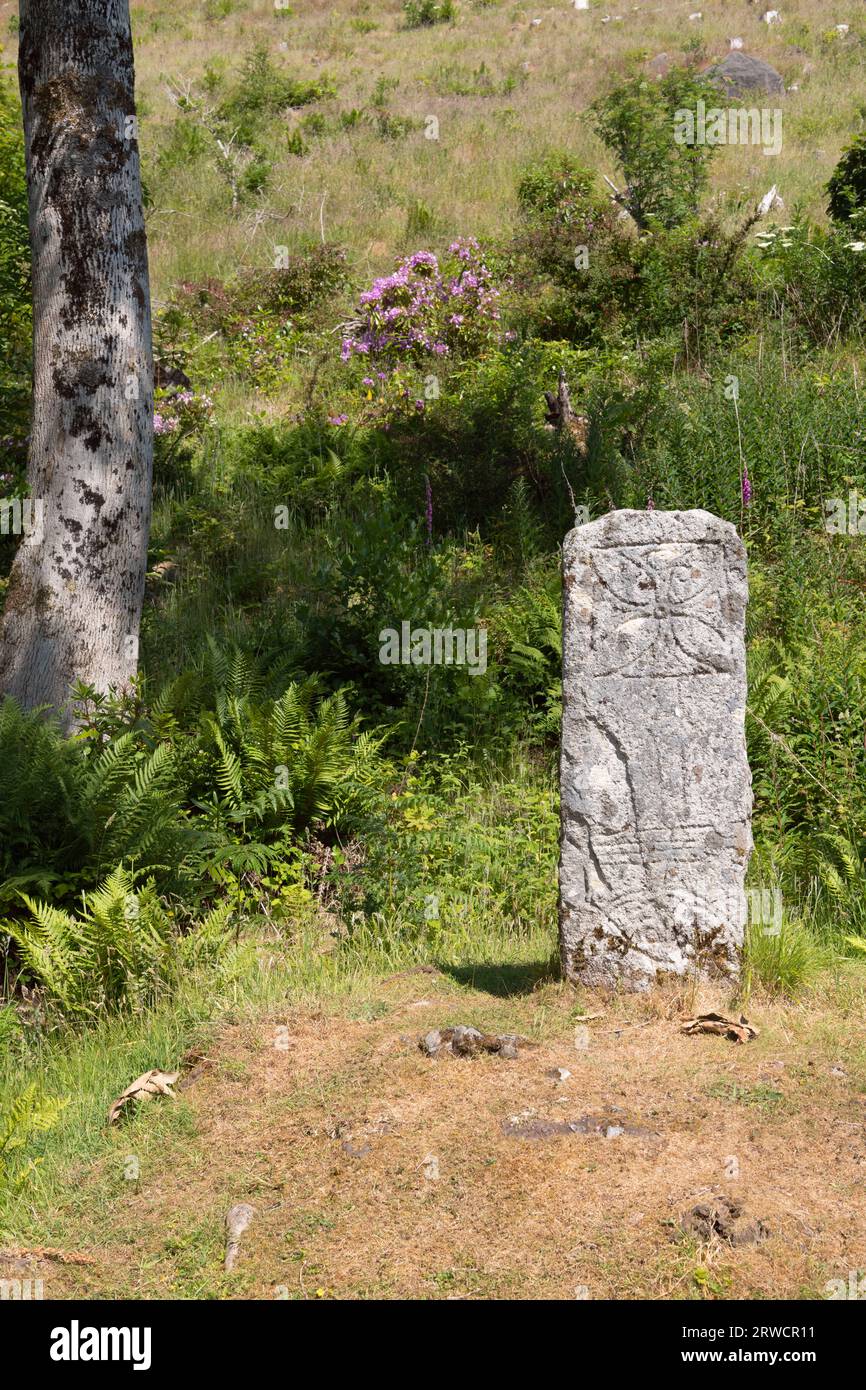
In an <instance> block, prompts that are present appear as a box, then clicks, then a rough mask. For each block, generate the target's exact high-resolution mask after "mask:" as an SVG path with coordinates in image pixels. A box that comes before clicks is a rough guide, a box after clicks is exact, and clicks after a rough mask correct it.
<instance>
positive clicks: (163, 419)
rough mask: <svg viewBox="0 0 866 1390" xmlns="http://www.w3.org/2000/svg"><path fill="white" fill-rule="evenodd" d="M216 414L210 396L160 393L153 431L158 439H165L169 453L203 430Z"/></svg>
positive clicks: (185, 392)
mask: <svg viewBox="0 0 866 1390" xmlns="http://www.w3.org/2000/svg"><path fill="white" fill-rule="evenodd" d="M212 413H213V401H212V399H211V397H210V396H204V395H197V394H196V392H195V391H169V392H162V391H159V392H157V398H156V400H155V402H154V411H153V432H154V434H155V435H156V436H157V439H158V440H159V439H163V438H164V439H166V442H167V444H168V446H169V448H168V452H169V453H173V452H174V448H175V447H176V446H177V444H179V443H180V441H181V440H182V439H186V438H187V437H188V436H189V435H192V434H197V433H198V432H199V431H200V430H202V429H204V427H205V425H206V424H207V423H208V422H209V420H210V418H211V415H212Z"/></svg>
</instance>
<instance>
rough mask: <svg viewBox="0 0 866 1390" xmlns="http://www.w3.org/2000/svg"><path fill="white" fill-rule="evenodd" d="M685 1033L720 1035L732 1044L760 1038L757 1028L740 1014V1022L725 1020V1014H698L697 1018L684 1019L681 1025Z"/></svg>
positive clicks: (732, 1019) (731, 1019) (730, 1019)
mask: <svg viewBox="0 0 866 1390" xmlns="http://www.w3.org/2000/svg"><path fill="white" fill-rule="evenodd" d="M680 1031H681V1032H683V1033H689V1034H692V1033H718V1034H719V1036H720V1037H723V1038H728V1039H729V1040H730V1041H731V1042H736V1043H745V1042H749V1041H750V1039H752V1038H756V1037H757V1036H758V1030H757V1028H753V1027H752V1025H751V1023H750V1022H749V1020H748V1019H747V1018H746V1016H745V1014H740V1017H739V1020H737V1019H734V1018H725V1016H724V1014H698V1015H697V1016H696V1017H695V1018H686V1019H683V1022H682V1025H681V1029H680Z"/></svg>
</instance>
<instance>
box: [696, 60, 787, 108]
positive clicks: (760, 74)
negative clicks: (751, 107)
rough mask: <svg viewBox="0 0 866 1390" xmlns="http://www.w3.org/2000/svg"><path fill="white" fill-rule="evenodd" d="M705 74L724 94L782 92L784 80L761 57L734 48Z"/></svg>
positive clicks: (744, 94) (739, 94) (734, 95)
mask: <svg viewBox="0 0 866 1390" xmlns="http://www.w3.org/2000/svg"><path fill="white" fill-rule="evenodd" d="M705 76H706V77H707V78H709V80H710V82H712V83H713V85H714V86H715V87H718V88H719V90H720V91H722V92H724V94H725V95H726V96H731V97H744V96H750V95H752V94H753V93H755V92H784V90H785V82H784V79H783V77H782V74H781V73H780V72H777V71H776V69H775V68H774V67H771V66H770V64H769V63H765V62H764V60H763V59H762V58H753V57H752V56H751V55H750V54H748V53H741V52H739V51H737V50H735V51H734V52H733V53H729V54H728V56H727V58H723V59H722V61H721V62H720V63H716V64H715V66H714V67H711V68H708V69H707V71H706V73H705Z"/></svg>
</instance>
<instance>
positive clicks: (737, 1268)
mask: <svg viewBox="0 0 866 1390" xmlns="http://www.w3.org/2000/svg"><path fill="white" fill-rule="evenodd" d="M840 988H841V987H840ZM855 993H857V991H855ZM846 999H847V1005H846V1003H845V1000H846ZM684 1002H686V1001H683V1000H682V999H677V998H676V997H667V998H665V997H664V996H654V997H653V999H651V1000H635V999H627V1000H617V1001H613V1002H610V1001H608V1002H607V1003H605V1002H603V1001H602V1002H599V1001H596V1002H595V1003H590V1002H586V1001H584V1002H583V1003H582V1004H581V1005H580V1006H578V1007H576V1006H575V996H574V993H573V992H572V991H571V990H569V989H566V988H564V987H561V986H559V985H555V984H552V983H549V982H548V983H541V984H540V985H538V986H536V988H535V989H534V990H532V991H531V992H529V993H526V994H522V995H521V994H516V995H512V996H511V997H508V996H500V997H496V996H493V995H490V994H485V993H483V992H481V991H478V990H475V991H473V990H469V989H463V988H459V987H457V986H456V985H455V982H454V980H453V979H451V978H450V977H449V976H447V975H418V974H408V975H404V976H398V977H397V978H395V979H391V980H389V981H387V982H386V981H382V982H381V983H380V984H378V985H377V986H376V987H375V988H374V989H372V990H370V991H368V992H365V994H364V996H363V997H362V998H350V999H347V1000H343V1001H342V1002H336V1001H335V1002H331V1003H330V1004H329V1005H328V1006H327V1007H322V1008H321V1009H313V1010H311V1009H298V1008H293V1009H291V1010H289V1011H288V1012H287V1013H286V1014H284V1015H282V1016H277V1015H276V1014H275V1015H273V1016H272V1017H270V1018H268V1019H267V1020H264V1021H263V1020H258V1021H256V1022H250V1023H244V1024H236V1025H233V1026H231V1027H228V1028H227V1029H226V1030H225V1031H224V1032H223V1034H222V1037H221V1040H220V1042H219V1045H218V1046H217V1047H215V1048H212V1049H210V1056H211V1059H212V1063H213V1065H212V1066H211V1067H210V1068H208V1069H206V1070H205V1071H204V1072H203V1073H202V1075H201V1076H200V1078H199V1079H198V1080H197V1081H196V1083H195V1084H194V1085H193V1086H191V1087H190V1088H189V1089H188V1090H187V1091H186V1092H185V1093H184V1095H183V1098H182V1099H181V1100H180V1101H179V1102H178V1105H177V1107H175V1108H174V1109H173V1110H169V1109H167V1108H165V1107H164V1108H163V1109H162V1110H160V1111H159V1112H158V1113H156V1112H154V1111H153V1110H151V1112H150V1114H149V1115H145V1114H142V1115H141V1116H140V1117H139V1118H137V1119H136V1120H135V1121H134V1122H133V1125H132V1126H130V1128H129V1129H128V1130H127V1132H126V1133H125V1134H123V1135H119V1136H117V1137H115V1136H113V1135H112V1136H110V1137H109V1139H108V1140H107V1143H108V1145H109V1147H108V1148H107V1150H106V1152H105V1154H104V1156H103V1157H102V1159H101V1160H100V1161H99V1162H98V1163H97V1164H96V1165H95V1167H94V1168H93V1170H91V1171H90V1172H88V1173H83V1174H81V1175H80V1184H79V1188H78V1189H77V1191H76V1196H75V1198H74V1200H73V1199H70V1202H69V1204H68V1205H67V1206H66V1207H65V1208H64V1210H62V1211H57V1212H56V1213H55V1214H54V1217H53V1222H54V1228H55V1232H56V1234H57V1237H58V1239H59V1237H60V1236H61V1235H62V1236H63V1237H64V1238H65V1239H67V1240H69V1241H74V1242H75V1243H76V1244H77V1245H78V1246H79V1248H83V1249H86V1250H87V1251H88V1253H90V1254H92V1255H94V1256H96V1258H97V1259H98V1261H99V1263H98V1265H97V1266H96V1267H89V1266H56V1267H52V1270H51V1278H50V1287H48V1288H47V1289H46V1296H48V1297H55V1298H56V1297H63V1296H68V1295H76V1296H81V1295H85V1296H93V1297H118V1296H124V1295H125V1296H133V1297H144V1298H160V1297H220V1298H254V1299H255V1298H264V1299H267V1298H275V1297H288V1298H304V1297H328V1298H356V1297H394V1298H410V1299H416V1298H437V1297H466V1298H473V1297H478V1298H541V1297H550V1298H557V1299H570V1298H574V1297H576V1296H578V1297H580V1296H585V1295H583V1293H582V1290H583V1289H586V1290H587V1295H588V1297H590V1298H595V1299H627V1298H639V1299H654V1298H690V1297H721V1298H767V1297H776V1298H789V1299H790V1298H793V1299H796V1298H809V1297H822V1296H824V1295H823V1287H824V1284H825V1282H826V1281H827V1280H828V1279H830V1278H835V1277H842V1278H847V1273H848V1270H849V1269H857V1268H862V1267H866V1213H864V1209H863V1204H862V1201H861V1200H860V1194H861V1192H862V1183H863V1177H864V1171H866V1138H864V1121H866V1110H864V1106H866V1094H864V1091H866V1049H864V1041H866V1039H864V1032H863V1028H862V1024H860V1023H858V1024H857V1026H856V1027H854V1026H852V1025H851V1023H850V1022H849V1021H848V1020H847V1018H846V1013H847V1012H848V1011H849V1010H850V1008H851V1006H852V1004H853V997H852V994H851V992H850V991H849V993H848V994H847V995H845V992H844V990H841V992H840V993H838V997H837V995H836V994H834V995H833V997H832V999H831V1000H829V1001H828V1000H827V999H825V1000H824V1001H823V1003H822V1002H820V1001H819V1000H817V999H815V1000H814V1001H813V1002H812V1004H811V1005H809V1006H801V1007H791V1006H785V1005H782V1004H770V1003H766V1004H765V1003H764V1002H763V1001H758V1002H757V1003H756V1004H753V1007H752V1018H753V1020H754V1021H755V1022H756V1023H757V1024H758V1025H759V1027H760V1029H761V1032H760V1036H759V1038H758V1039H757V1040H756V1041H755V1042H753V1043H750V1044H749V1045H747V1046H745V1047H739V1046H734V1045H732V1044H730V1043H728V1042H726V1041H724V1040H722V1039H719V1038H713V1037H702V1038H689V1037H685V1036H683V1035H682V1034H681V1033H680V1032H679V1029H678V1010H679V1008H680V1007H681V1005H682V1004H683V1003H684ZM687 1002H688V1005H689V1007H691V1006H692V1005H693V1003H694V1002H695V1001H694V1000H689V1001H687ZM697 1002H699V1004H700V1006H701V1007H704V1006H707V1005H710V1006H713V1005H714V1006H715V1007H724V1005H725V1002H726V1001H723V1000H721V999H712V998H709V997H708V998H701V999H700V1000H699V1001H697ZM597 1009H603V1010H604V1011H605V1012H604V1017H603V1018H601V1019H597V1020H594V1021H591V1022H589V1023H587V1024H584V1025H581V1024H580V1015H581V1014H582V1013H584V1012H588V1013H592V1012H595V1011H596V1010H597ZM860 1010H861V1014H860V1016H861V1017H862V996H861V1005H860ZM460 1022H465V1023H473V1024H476V1025H477V1026H480V1027H482V1028H484V1029H487V1030H490V1031H500V1030H502V1031H505V1030H507V1031H511V1032H517V1033H520V1034H522V1035H523V1036H525V1037H526V1038H528V1039H529V1040H531V1043H532V1045H530V1046H526V1047H522V1048H521V1049H520V1053H519V1056H518V1058H517V1060H515V1061H506V1060H503V1059H501V1058H499V1057H497V1056H481V1057H478V1058H476V1059H473V1060H464V1059H459V1058H452V1057H441V1058H437V1059H433V1060H431V1059H429V1058H427V1057H425V1056H424V1055H423V1054H422V1053H421V1051H420V1050H419V1048H418V1045H417V1040H418V1037H419V1035H420V1034H421V1033H423V1032H425V1031H426V1030H427V1029H428V1028H431V1027H434V1026H445V1025H447V1024H454V1023H460ZM575 1029H577V1030H578V1033H577V1044H578V1045H576V1035H575ZM582 1029H586V1030H587V1031H588V1033H589V1038H588V1045H587V1046H583V1045H582V1044H583V1042H585V1041H586V1036H585V1034H584V1033H583V1032H582V1031H581V1030H582ZM558 1068H565V1069H567V1070H568V1071H569V1072H570V1073H571V1075H570V1076H569V1077H568V1078H567V1079H565V1080H564V1081H561V1080H559V1079H558V1078H557V1077H556V1076H555V1075H552V1074H551V1073H554V1072H555V1071H556V1069H558ZM587 1117H589V1120H590V1122H591V1123H590V1125H589V1126H586V1125H584V1126H583V1127H584V1128H586V1127H589V1128H592V1125H593V1124H595V1125H597V1126H598V1127H600V1129H601V1131H602V1132H590V1133H581V1132H566V1133H553V1134H551V1135H549V1137H543V1138H519V1137H514V1135H513V1134H512V1133H510V1132H509V1130H511V1129H513V1128H514V1122H517V1125H518V1127H519V1128H520V1129H522V1130H525V1131H528V1132H532V1131H539V1130H540V1131H541V1132H544V1131H545V1130H546V1129H549V1128H550V1127H551V1126H557V1125H558V1126H562V1125H563V1123H564V1122H576V1123H578V1127H580V1122H582V1121H584V1120H585V1119H586V1118H587ZM620 1128H622V1129H623V1130H624V1132H623V1133H618V1132H617V1131H618V1130H619V1129H620ZM605 1129H606V1130H607V1133H608V1135H609V1136H610V1137H605V1132H604V1131H605ZM633 1131H634V1132H633ZM142 1145H143V1147H144V1148H145V1150H146V1155H145V1157H144V1158H143V1161H142V1164H141V1178H140V1181H139V1182H138V1183H130V1182H128V1181H127V1182H124V1181H123V1179H122V1177H121V1176H119V1169H120V1165H121V1160H122V1158H123V1156H124V1155H129V1154H130V1153H134V1152H135V1151H136V1149H137V1147H139V1146H142ZM716 1193H723V1194H727V1196H728V1197H730V1198H733V1199H734V1200H736V1201H737V1202H738V1203H739V1204H740V1205H741V1206H742V1207H743V1209H744V1210H745V1212H746V1214H747V1216H748V1217H749V1219H750V1220H760V1221H763V1222H764V1223H765V1224H766V1226H767V1228H768V1230H769V1233H770V1234H769V1237H768V1238H767V1239H766V1240H764V1241H761V1242H758V1243H755V1244H752V1245H745V1246H738V1247H731V1246H730V1245H729V1244H727V1243H726V1242H724V1241H722V1240H719V1239H718V1238H717V1237H711V1238H710V1239H709V1240H707V1241H705V1242H701V1241H699V1240H698V1239H696V1238H695V1236H694V1235H691V1236H686V1235H684V1234H683V1233H682V1232H681V1231H680V1229H679V1220H680V1216H681V1214H682V1213H683V1212H684V1211H686V1210H688V1209H689V1208H691V1207H692V1206H694V1205H695V1204H696V1203H699V1202H701V1201H702V1200H706V1199H707V1197H708V1195H712V1194H716ZM240 1201H248V1202H250V1203H252V1205H253V1206H254V1207H255V1208H256V1216H255V1219H254V1221H253V1223H252V1225H251V1226H250V1228H249V1230H248V1231H247V1232H246V1234H245V1235H244V1237H243V1241H242V1246H241V1254H240V1258H239V1260H238V1264H237V1267H236V1271H235V1273H234V1274H232V1275H224V1274H223V1273H222V1269H221V1261H222V1252H223V1222H224V1218H225V1213H226V1211H227V1210H228V1208H229V1206H230V1205H232V1204H233V1203H234V1202H240ZM55 1243H57V1241H55Z"/></svg>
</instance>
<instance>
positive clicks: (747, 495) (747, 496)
mask: <svg viewBox="0 0 866 1390" xmlns="http://www.w3.org/2000/svg"><path fill="white" fill-rule="evenodd" d="M751 500H752V484H751V483H750V482H749V475H748V473H747V472H746V470H745V468H744V469H743V504H744V506H746V507H748V505H749V503H750V502H751Z"/></svg>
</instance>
